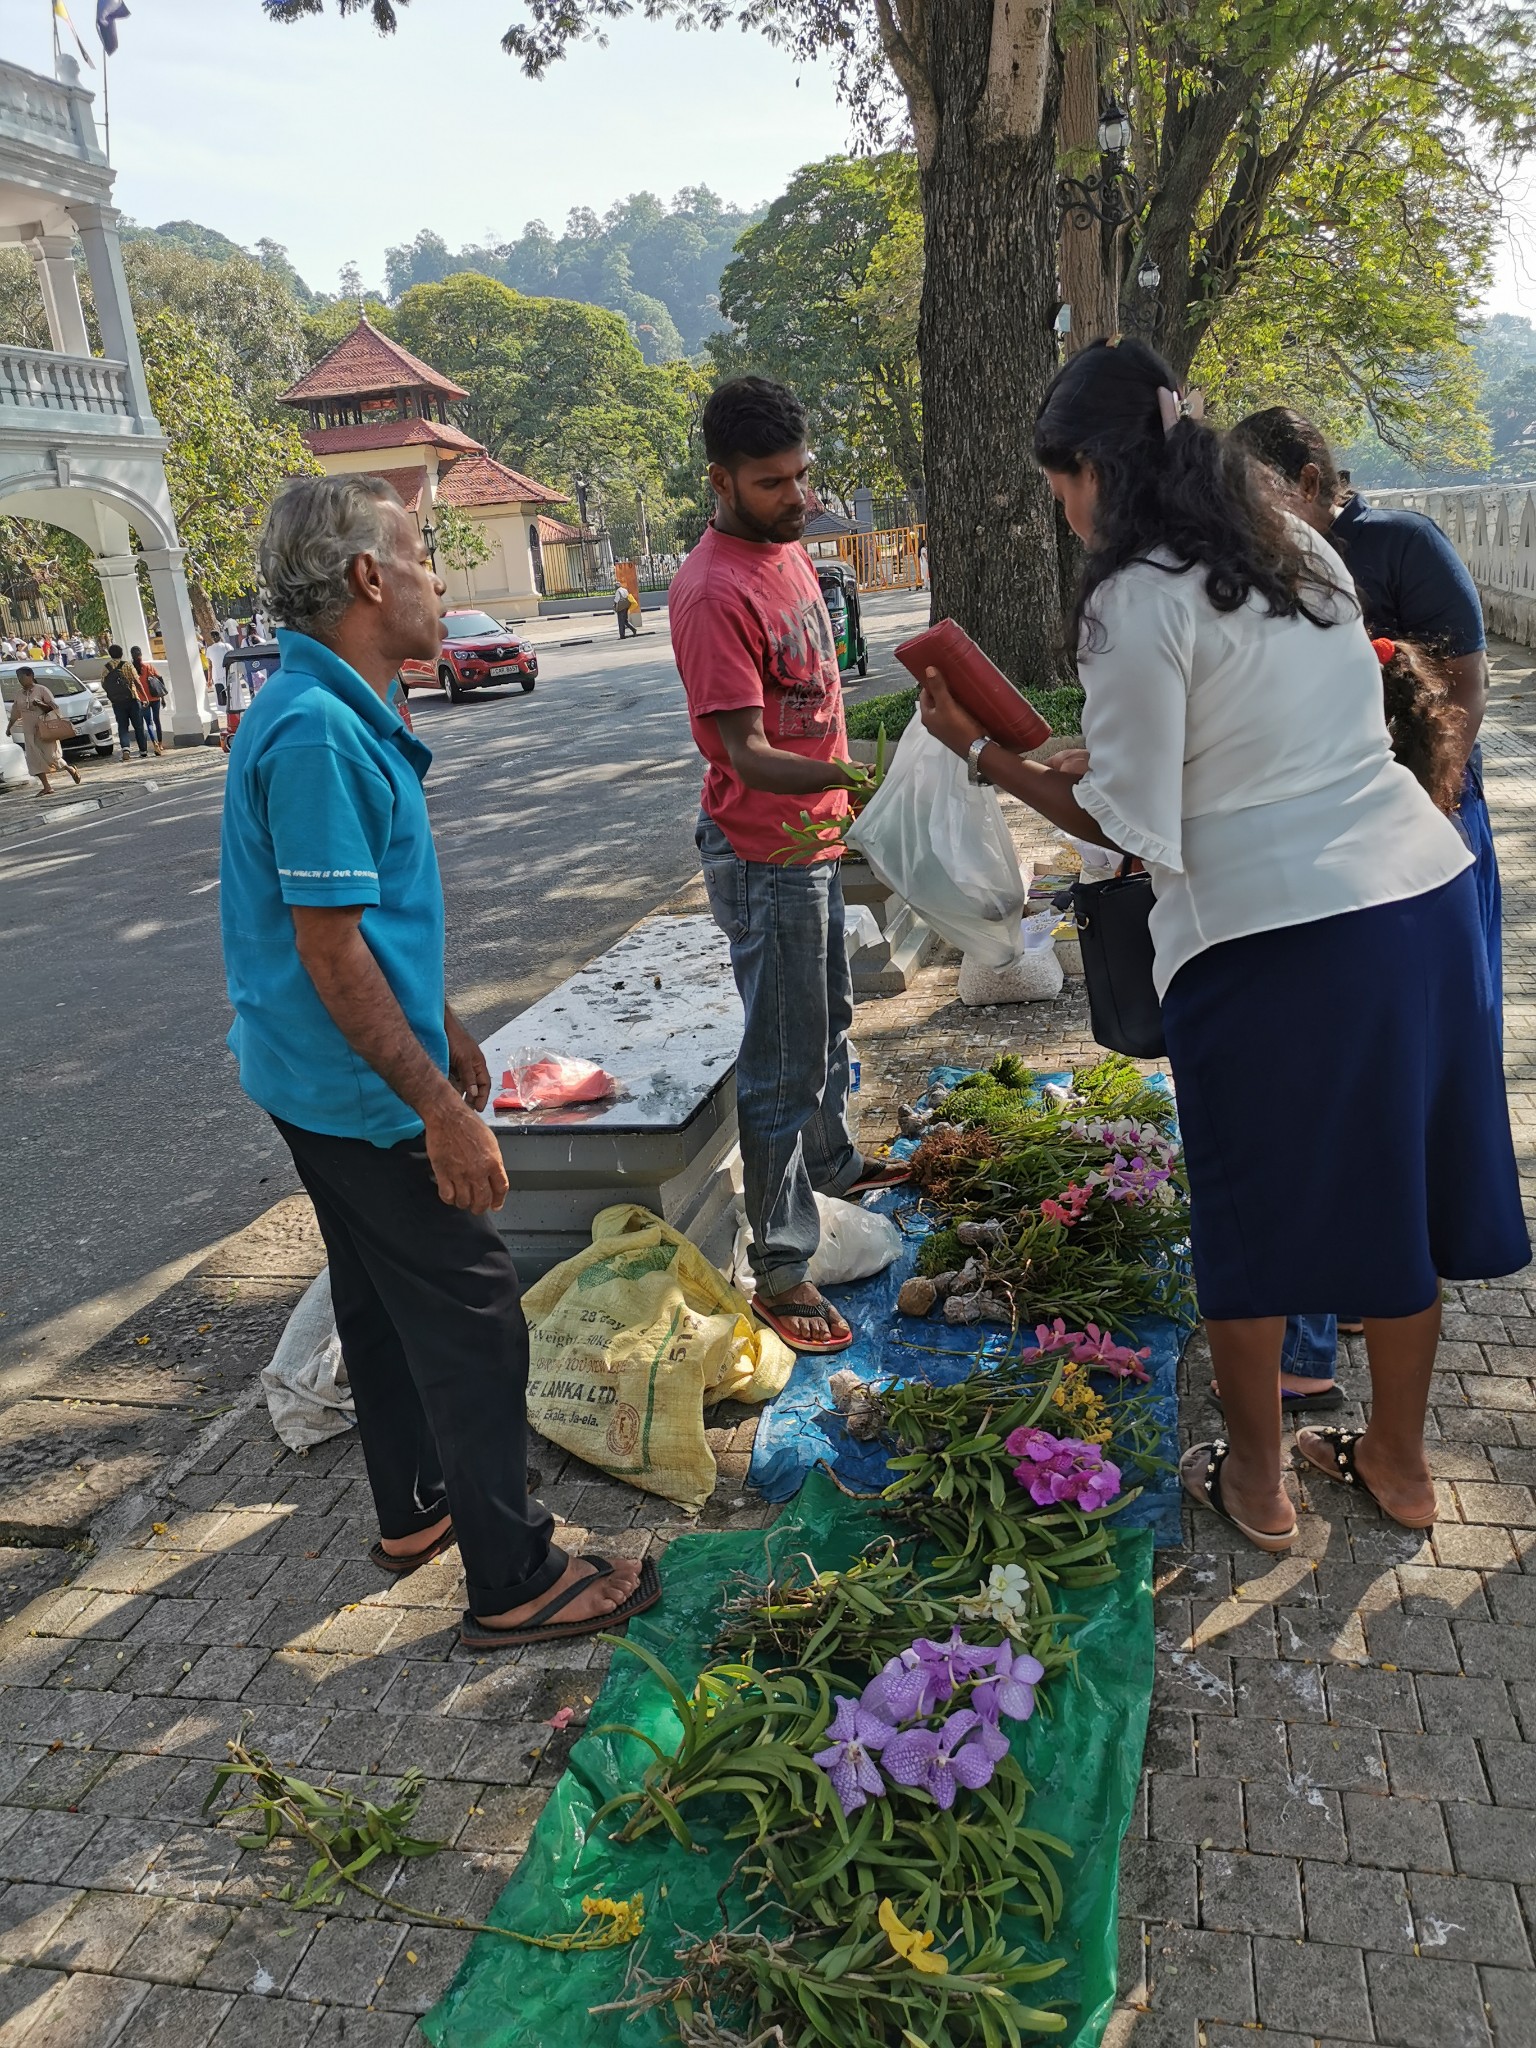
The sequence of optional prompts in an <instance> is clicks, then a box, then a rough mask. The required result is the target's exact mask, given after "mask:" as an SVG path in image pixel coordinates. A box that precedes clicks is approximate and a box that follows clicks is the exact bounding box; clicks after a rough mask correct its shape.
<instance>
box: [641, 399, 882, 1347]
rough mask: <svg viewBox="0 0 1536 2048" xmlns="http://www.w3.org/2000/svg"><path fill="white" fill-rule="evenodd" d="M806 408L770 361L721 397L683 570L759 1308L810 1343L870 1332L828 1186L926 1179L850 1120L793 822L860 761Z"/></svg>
mask: <svg viewBox="0 0 1536 2048" xmlns="http://www.w3.org/2000/svg"><path fill="white" fill-rule="evenodd" d="M805 431H806V426H805V412H804V409H803V408H802V406H801V405H800V402H799V400H798V399H797V398H796V397H795V395H794V393H793V392H791V391H788V390H786V389H785V387H784V386H783V385H782V384H775V383H771V382H770V381H769V380H768V379H766V378H763V377H737V378H734V379H732V381H731V382H730V383H728V384H722V385H721V386H720V388H719V389H718V390H717V391H716V392H714V393H713V395H712V396H711V397H710V400H709V402H708V404H707V405H706V406H705V408H704V449H705V453H706V454H707V455H708V457H709V481H710V487H711V489H712V490H713V491H714V494H715V517H714V523H713V524H712V525H711V526H710V527H709V528H708V529H707V530H706V532H705V535H704V538H703V539H702V540H701V541H700V542H699V545H698V546H697V547H696V548H695V549H694V551H693V553H692V554H691V555H689V557H688V559H687V561H686V562H684V564H683V566H682V568H681V569H679V571H678V572H677V575H676V576H675V577H674V578H673V581H672V587H671V589H670V591H669V592H668V597H667V609H668V613H669V615H670V619H671V627H672V651H673V653H674V654H675V656H676V658H677V666H678V671H679V673H680V674H681V676H682V679H683V688H684V689H685V690H686V692H687V694H688V716H689V721H690V723H691V725H692V727H693V737H694V740H695V742H696V744H697V746H698V749H699V752H700V753H701V754H702V755H703V756H704V759H705V761H706V762H707V763H708V773H707V774H706V775H705V778H704V797H703V809H702V811H701V813H700V817H699V826H698V832H697V835H696V837H697V841H698V847H699V854H700V858H701V859H702V861H703V864H704V881H705V885H706V887H707V889H708V892H709V901H710V908H711V910H712V911H713V913H714V917H715V922H716V923H717V924H718V925H719V926H720V928H721V930H722V931H723V932H724V933H725V935H726V937H727V938H728V939H729V940H730V942H731V965H732V967H733V968H734V970H735V974H736V986H737V987H738V988H739V989H740V991H741V1000H742V1005H743V1008H744V1010H745V1012H746V1023H745V1029H744V1032H743V1035H742V1041H741V1053H740V1056H739V1058H738V1060H737V1063H736V1108H737V1120H738V1123H739V1126H740V1132H741V1156H742V1166H743V1177H744V1180H745V1183H746V1187H745V1199H746V1207H747V1221H748V1222H749V1224H750V1225H751V1228H752V1248H751V1251H750V1254H749V1256H750V1258H751V1261H752V1270H753V1273H754V1275H755V1277H756V1281H757V1293H756V1298H755V1302H754V1307H755V1309H756V1311H757V1313H758V1315H759V1316H761V1318H762V1319H763V1321H764V1322H766V1323H768V1324H769V1325H770V1326H771V1327H772V1328H773V1329H775V1330H777V1331H778V1333H779V1334H780V1336H782V1337H783V1338H784V1339H785V1341H786V1342H787V1343H789V1344H791V1345H793V1346H794V1348H795V1349H796V1350H797V1351H841V1350H844V1349H846V1347H847V1346H848V1345H849V1344H850V1343H851V1342H852V1341H853V1340H852V1333H851V1332H850V1330H849V1328H848V1325H847V1324H846V1323H845V1322H844V1321H843V1319H842V1317H841V1316H840V1315H839V1314H838V1313H837V1311H836V1309H834V1308H833V1307H832V1306H831V1304H830V1303H829V1302H827V1301H824V1300H823V1299H822V1296H821V1294H820V1293H819V1291H818V1290H817V1288H816V1287H815V1286H814V1284H813V1283H812V1282H811V1281H810V1280H809V1279H808V1278H807V1272H808V1269H809V1265H810V1261H811V1258H812V1255H813V1254H814V1253H815V1250H816V1247H817V1246H818V1244H819V1243H820V1242H821V1225H820V1219H819V1217H818V1215H817V1211H816V1203H815V1200H814V1195H813V1190H814V1191H817V1192H820V1193H822V1194H825V1195H852V1194H857V1193H859V1192H861V1191H862V1190H864V1189H865V1188H871V1187H885V1186H890V1185H893V1184H894V1183H895V1182H897V1181H899V1180H904V1179H905V1178H906V1172H905V1170H904V1169H902V1168H897V1167H891V1166H879V1165H872V1164H870V1163H868V1162H866V1161H865V1160H864V1158H863V1157H862V1156H861V1154H860V1152H859V1149H858V1147H857V1146H856V1145H855V1144H854V1142H853V1138H852V1136H851V1134H850V1132H849V1129H848V1027H849V1025H850V1024H851V1022H852V1021H853V984H852V979H851V977H850V975H849V972H848V956H847V952H846V950H845V948H844V945H843V890H842V880H841V876H840V873H839V864H838V853H837V850H836V849H835V848H833V849H829V850H828V851H827V852H825V853H823V854H820V855H818V856H817V857H816V858H815V859H813V860H812V861H810V862H809V863H807V864H805V865H797V866H794V867H788V866H785V865H784V857H785V855H786V853H787V852H788V850H789V842H788V841H787V839H786V837H785V830H784V828H785V825H786V823H798V821H799V818H800V814H801V813H802V812H806V813H808V814H809V815H810V817H811V818H812V819H814V820H827V821H830V820H835V819H838V818H841V817H842V816H843V815H844V814H845V812H846V811H847V808H848V797H847V792H848V790H849V789H850V788H851V787H854V786H856V785H857V783H858V781H859V779H860V771H859V770H858V769H856V768H853V767H851V766H850V765H849V763H848V761H847V760H846V758H845V757H846V755H847V752H848V736H847V732H846V730H845V728H844V725H843V693H842V685H841V683H840V681H839V679H838V671H837V651H836V647H835V645H834V642H833V638H832V622H831V620H830V619H829V618H828V617H827V608H826V605H825V604H824V603H823V602H822V596H821V586H820V584H819V583H818V582H817V580H816V571H815V570H814V568H813V567H812V566H811V560H810V557H809V556H808V555H807V554H806V552H805V549H804V547H803V546H802V545H801V540H800V537H801V535H802V534H803V533H804V531H805V517H806V497H807V483H806V478H807V475H808V472H809V468H810V456H809V454H808V452H807V449H806V445H805Z"/></svg>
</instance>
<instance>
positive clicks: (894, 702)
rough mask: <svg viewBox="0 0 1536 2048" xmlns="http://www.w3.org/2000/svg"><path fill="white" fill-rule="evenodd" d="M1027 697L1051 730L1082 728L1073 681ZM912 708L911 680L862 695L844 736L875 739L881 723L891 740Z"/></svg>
mask: <svg viewBox="0 0 1536 2048" xmlns="http://www.w3.org/2000/svg"><path fill="white" fill-rule="evenodd" d="M1029 701H1030V703H1031V704H1033V705H1034V707H1035V709H1036V710H1037V711H1038V712H1039V714H1040V716H1041V717H1042V718H1043V719H1044V720H1045V721H1046V723H1047V724H1048V725H1049V726H1050V728H1051V731H1052V732H1060V733H1075V732H1081V731H1082V729H1083V693H1082V691H1081V690H1080V689H1079V688H1078V686H1077V684H1076V683H1063V684H1062V685H1061V686H1060V687H1059V688H1058V689H1054V690H1035V691H1033V692H1032V693H1031V695H1030V700H1029ZM916 709H917V687H916V685H915V684H914V685H913V687H912V688H911V689H910V690H888V691H887V692H886V693H885V694H884V695H883V696H880V697H865V698H864V699H863V700H862V702H860V703H858V704H854V705H852V706H850V708H849V711H848V737H849V739H851V740H872V739H875V738H877V737H878V736H879V732H880V728H881V726H882V725H883V726H884V727H885V736H886V738H887V739H888V740H894V739H895V738H896V737H897V735H898V734H899V733H903V732H905V731H906V729H907V726H908V724H909V723H910V721H911V718H912V714H913V712H914V711H915V710H916Z"/></svg>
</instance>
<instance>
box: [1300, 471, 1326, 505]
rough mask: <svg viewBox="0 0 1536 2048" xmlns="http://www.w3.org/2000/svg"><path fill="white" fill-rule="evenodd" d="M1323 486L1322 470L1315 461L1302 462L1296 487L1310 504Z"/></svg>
mask: <svg viewBox="0 0 1536 2048" xmlns="http://www.w3.org/2000/svg"><path fill="white" fill-rule="evenodd" d="M1322 488H1323V472H1322V471H1321V470H1320V469H1319V468H1318V466H1317V464H1316V463H1315V462H1304V463H1303V464H1302V465H1301V474H1300V476H1298V477H1297V479H1296V489H1297V491H1298V492H1299V493H1300V495H1301V496H1302V497H1303V498H1304V499H1305V500H1306V502H1307V503H1308V504H1309V505H1310V504H1311V503H1312V501H1313V500H1314V499H1315V498H1316V496H1317V494H1318V492H1319V491H1320V490H1321V489H1322Z"/></svg>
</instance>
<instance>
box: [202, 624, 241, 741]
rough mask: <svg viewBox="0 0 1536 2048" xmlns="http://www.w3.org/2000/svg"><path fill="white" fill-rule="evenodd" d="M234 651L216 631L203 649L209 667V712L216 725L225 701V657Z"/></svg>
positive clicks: (207, 699)
mask: <svg viewBox="0 0 1536 2048" xmlns="http://www.w3.org/2000/svg"><path fill="white" fill-rule="evenodd" d="M233 653H234V649H233V648H232V647H231V646H230V644H229V642H228V641H227V640H226V639H225V638H224V635H223V634H222V633H215V634H214V636H213V638H212V639H211V640H210V641H209V642H208V644H207V645H206V646H205V647H204V649H203V660H204V661H205V662H206V663H207V668H208V682H207V695H206V700H205V701H206V703H207V706H208V714H209V716H210V717H211V718H212V719H213V721H214V723H215V725H217V723H218V717H219V707H220V705H221V703H222V702H223V690H224V658H225V656H226V655H229V654H233Z"/></svg>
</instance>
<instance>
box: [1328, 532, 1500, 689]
mask: <svg viewBox="0 0 1536 2048" xmlns="http://www.w3.org/2000/svg"><path fill="white" fill-rule="evenodd" d="M1329 538H1330V539H1331V540H1333V542H1334V544H1335V545H1336V546H1337V547H1338V549H1339V552H1340V553H1341V554H1342V555H1343V557H1344V560H1345V563H1346V564H1347V566H1348V568H1349V573H1350V575H1351V576H1353V577H1354V579H1355V582H1356V584H1357V585H1358V587H1359V590H1360V594H1361V598H1362V600H1363V601H1364V606H1365V621H1366V625H1367V627H1368V628H1369V629H1370V631H1371V632H1373V633H1384V634H1388V635H1392V634H1397V635H1399V636H1400V637H1401V638H1403V639H1405V640H1415V641H1419V642H1421V643H1422V644H1423V645H1424V646H1426V647H1428V648H1430V649H1431V650H1433V651H1434V652H1435V653H1438V654H1444V655H1450V656H1453V657H1454V656H1457V655H1463V654H1477V653H1480V652H1481V650H1482V649H1483V647H1484V646H1486V644H1487V640H1486V635H1485V632H1484V627H1483V606H1482V600H1481V599H1480V598H1479V596H1478V594H1477V585H1476V584H1475V583H1474V582H1473V581H1472V575H1471V572H1470V570H1469V569H1468V568H1467V566H1466V564H1465V562H1463V561H1462V559H1461V557H1460V556H1459V555H1458V554H1457V552H1456V550H1455V548H1454V547H1453V546H1452V545H1451V543H1450V541H1449V540H1448V539H1447V538H1446V536H1445V534H1444V533H1442V532H1441V530H1440V528H1439V527H1438V526H1437V525H1436V524H1435V522H1434V520H1433V519H1429V518H1427V517H1426V516H1425V515H1424V514H1423V513H1422V512H1412V511H1409V510H1407V509H1406V508H1400V507H1397V506H1380V507H1378V506H1373V505H1369V504H1367V503H1366V501H1365V500H1364V499H1363V498H1358V497H1357V498H1352V499H1350V500H1349V502H1348V503H1346V504H1345V505H1344V506H1343V507H1342V509H1341V510H1340V512H1339V514H1338V517H1337V518H1336V519H1335V521H1334V523H1333V528H1332V531H1331V533H1330V535H1329Z"/></svg>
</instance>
